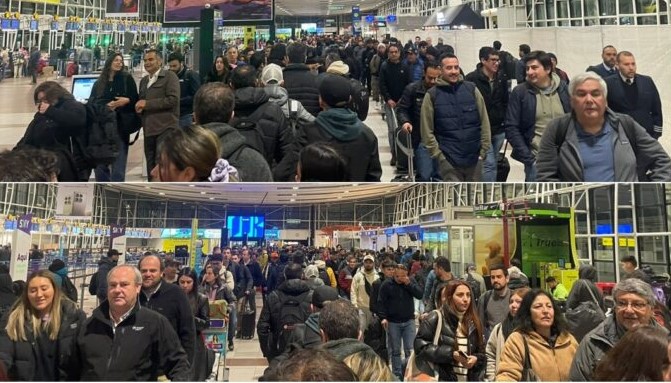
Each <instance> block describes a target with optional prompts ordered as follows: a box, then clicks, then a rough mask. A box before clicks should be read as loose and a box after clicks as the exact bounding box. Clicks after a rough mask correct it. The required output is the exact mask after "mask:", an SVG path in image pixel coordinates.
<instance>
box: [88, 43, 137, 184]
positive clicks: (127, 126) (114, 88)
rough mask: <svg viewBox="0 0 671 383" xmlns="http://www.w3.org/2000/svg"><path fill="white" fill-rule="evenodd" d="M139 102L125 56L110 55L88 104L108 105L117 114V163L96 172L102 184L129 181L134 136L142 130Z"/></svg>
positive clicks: (92, 90) (97, 178) (118, 54)
mask: <svg viewBox="0 0 671 383" xmlns="http://www.w3.org/2000/svg"><path fill="white" fill-rule="evenodd" d="M137 100H138V94H137V85H135V80H134V79H133V76H131V74H130V73H128V71H126V68H125V66H124V61H123V56H122V55H121V54H120V53H115V54H112V55H110V56H109V57H108V58H107V60H106V61H105V66H104V67H103V70H102V73H100V77H99V78H98V80H97V81H96V82H95V84H93V89H91V96H90V97H89V101H88V102H104V103H106V104H107V105H108V106H109V107H110V109H112V110H114V111H115V112H116V117H117V128H118V130H119V136H120V139H121V141H120V142H119V156H118V157H117V159H116V161H115V162H114V163H113V164H112V165H99V166H97V167H96V168H95V175H96V181H98V182H107V181H112V182H123V181H124V180H125V179H126V160H127V159H128V145H129V140H130V134H131V133H132V132H136V131H138V130H139V129H140V119H139V117H138V116H137V114H136V113H135V109H134V108H135V103H136V102H137Z"/></svg>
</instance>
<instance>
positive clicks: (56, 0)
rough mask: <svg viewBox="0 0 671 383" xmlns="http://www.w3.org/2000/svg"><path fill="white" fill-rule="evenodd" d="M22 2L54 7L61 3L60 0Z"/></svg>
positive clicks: (29, 0) (28, 0)
mask: <svg viewBox="0 0 671 383" xmlns="http://www.w3.org/2000/svg"><path fill="white" fill-rule="evenodd" d="M23 1H26V2H28V3H39V4H44V3H47V4H55V5H59V4H60V3H61V0H23Z"/></svg>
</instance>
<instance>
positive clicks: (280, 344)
mask: <svg viewBox="0 0 671 383" xmlns="http://www.w3.org/2000/svg"><path fill="white" fill-rule="evenodd" d="M284 275H285V277H286V281H284V282H283V283H282V284H280V286H279V287H278V288H277V290H276V291H273V292H272V293H270V294H269V295H268V298H267V300H266V304H264V305H263V309H262V310H261V316H260V317H259V322H258V324H257V326H256V331H257V333H258V335H259V343H260V346H261V352H262V353H263V356H264V357H265V358H266V359H268V363H271V362H272V360H273V359H274V358H275V357H277V356H278V355H280V354H282V352H284V350H285V349H286V347H287V346H288V340H289V338H290V337H291V335H292V334H293V332H294V330H295V328H296V325H298V324H301V323H304V322H305V321H306V320H307V318H308V316H310V304H311V302H312V290H311V289H310V286H309V285H308V284H307V283H306V282H305V281H303V280H301V278H302V277H303V268H302V267H301V265H299V264H297V263H290V264H288V265H287V266H286V268H285V269H284Z"/></svg>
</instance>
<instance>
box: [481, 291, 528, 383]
mask: <svg viewBox="0 0 671 383" xmlns="http://www.w3.org/2000/svg"><path fill="white" fill-rule="evenodd" d="M529 290H531V289H530V288H528V287H523V288H520V289H517V290H514V291H513V292H512V294H511V295H510V303H509V305H508V308H509V309H510V311H509V312H508V316H507V317H506V319H504V320H503V322H501V323H499V324H497V325H496V326H494V328H493V329H492V333H491V335H490V336H489V340H488V341H487V347H486V349H485V353H486V355H487V369H486V371H485V381H487V382H493V381H494V380H495V378H496V373H497V371H498V369H499V361H500V360H501V353H502V352H503V345H504V344H505V343H506V339H507V338H508V336H509V335H510V334H512V332H513V331H514V330H515V327H516V324H515V315H517V310H518V309H519V308H520V305H521V304H522V298H524V296H525V295H526V294H527V293H528V292H529Z"/></svg>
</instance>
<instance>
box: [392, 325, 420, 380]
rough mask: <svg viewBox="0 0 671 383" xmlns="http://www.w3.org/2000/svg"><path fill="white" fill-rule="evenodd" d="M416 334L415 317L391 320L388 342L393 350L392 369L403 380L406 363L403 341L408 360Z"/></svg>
mask: <svg viewBox="0 0 671 383" xmlns="http://www.w3.org/2000/svg"><path fill="white" fill-rule="evenodd" d="M416 335H417V334H416V330H415V320H414V319H410V320H409V321H407V322H401V323H394V322H389V326H388V328H387V344H388V345H389V348H390V351H391V370H392V372H393V373H394V375H396V376H397V377H398V378H399V379H401V381H403V365H404V364H405V362H404V361H403V360H402V359H401V342H403V350H404V351H405V360H407V359H408V358H409V357H410V353H411V352H412V348H413V343H414V342H415V336H416Z"/></svg>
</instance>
